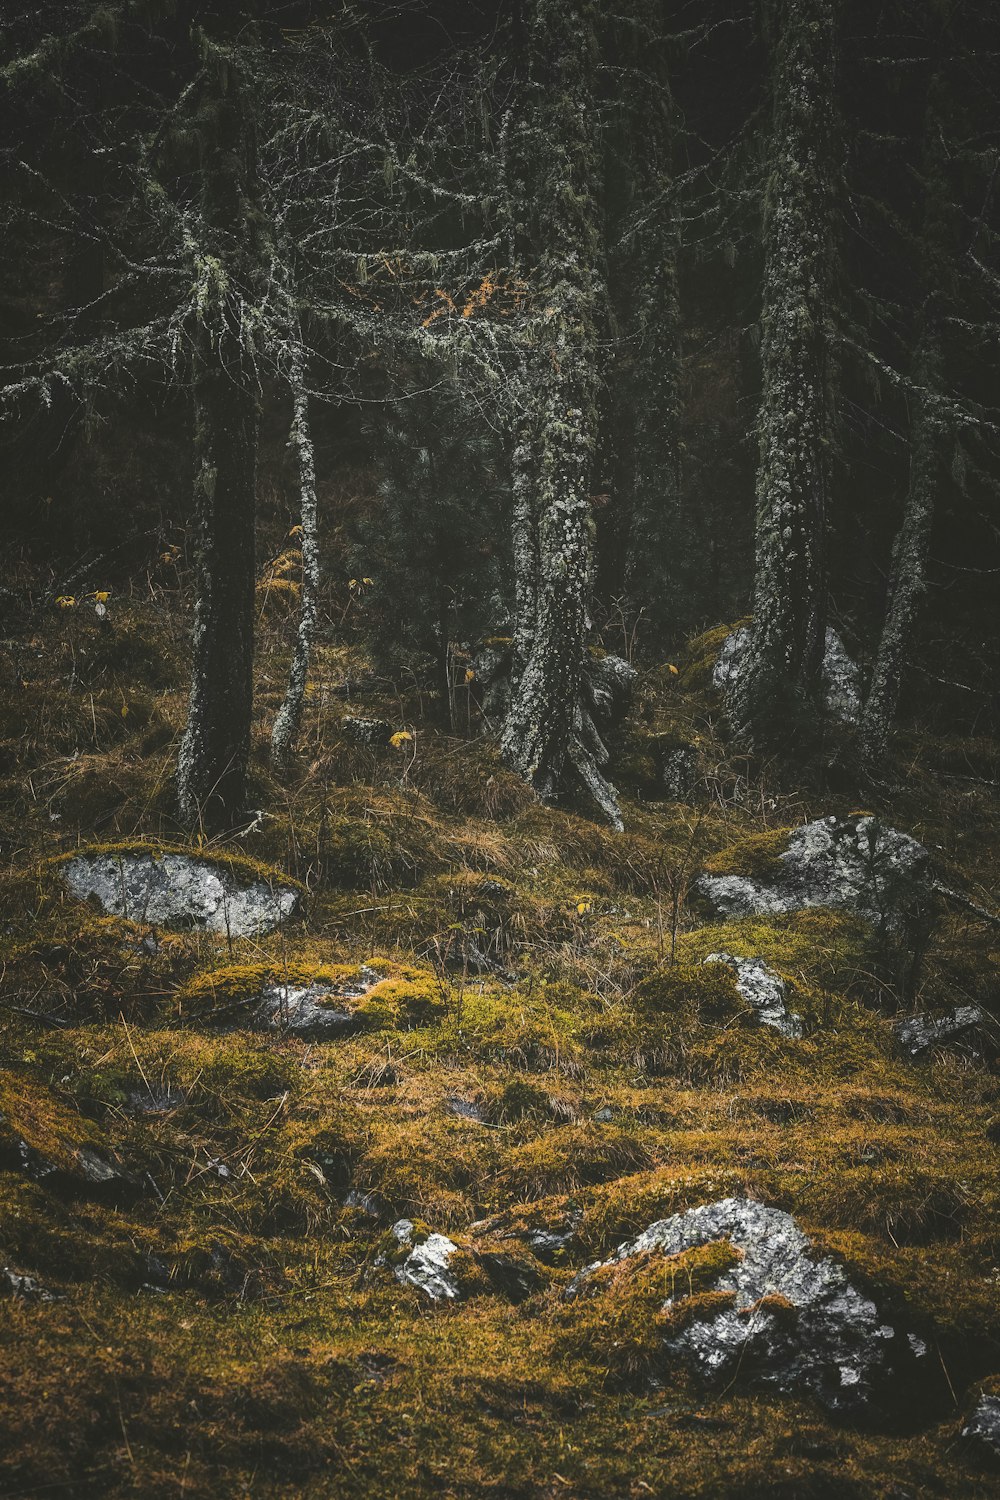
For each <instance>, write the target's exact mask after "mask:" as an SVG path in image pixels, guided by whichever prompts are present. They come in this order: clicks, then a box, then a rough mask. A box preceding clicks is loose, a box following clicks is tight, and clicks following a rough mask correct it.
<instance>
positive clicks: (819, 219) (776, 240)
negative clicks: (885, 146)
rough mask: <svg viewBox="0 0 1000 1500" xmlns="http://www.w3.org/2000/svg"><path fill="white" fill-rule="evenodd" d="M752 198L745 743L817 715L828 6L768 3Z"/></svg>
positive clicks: (828, 240)
mask: <svg viewBox="0 0 1000 1500" xmlns="http://www.w3.org/2000/svg"><path fill="white" fill-rule="evenodd" d="M769 9H770V17H769V19H770V21H771V38H772V48H773V58H774V62H773V69H772V90H773V106H772V120H773V126H772V148H771V149H772V160H771V173H770V178H769V181H768V184H767V188H766V191H765V198H764V223H763V236H764V286H763V306H762V311H761V323H762V333H763V339H762V390H761V404H760V413H759V418H758V431H759V461H758V469H757V505H756V548H755V552H756V556H755V572H754V593H753V624H752V627H751V636H750V649H749V651H748V653H747V665H746V668H745V670H744V671H743V672H742V673H741V674H740V675H739V677H738V678H737V679H736V681H735V682H734V686H733V689H732V691H731V694H730V702H729V712H730V717H731V719H732V721H733V723H734V726H735V727H736V728H737V730H738V731H739V732H740V733H741V734H742V735H743V736H744V737H745V738H746V739H748V740H749V741H750V742H751V743H754V744H759V745H765V744H773V743H774V742H775V741H776V740H778V739H779V738H780V739H783V740H784V739H787V737H788V736H789V733H792V734H794V733H795V732H796V730H803V731H805V732H807V733H808V732H809V731H810V730H811V729H812V727H813V726H814V725H815V724H816V722H817V721H818V720H819V718H820V715H821V713H822V701H823V694H822V668H823V656H824V649H825V642H826V623H827V589H828V582H827V557H826V528H827V505H828V495H829V484H830V456H831V451H832V446H833V390H832V387H833V380H832V358H831V339H830V328H829V318H830V313H831V302H832V298H833V273H834V254H833V250H832V235H833V216H832V211H831V209H832V191H831V181H832V179H833V177H834V172H835V164H834V160H833V139H834V91H833V80H834V66H835V57H836V34H835V26H834V5H833V0H775V3H774V4H772V5H771V6H770V7H769Z"/></svg>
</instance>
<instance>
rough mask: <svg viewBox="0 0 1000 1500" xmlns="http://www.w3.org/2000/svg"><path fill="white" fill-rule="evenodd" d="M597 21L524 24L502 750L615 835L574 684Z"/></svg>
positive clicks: (578, 654) (595, 185)
mask: <svg viewBox="0 0 1000 1500" xmlns="http://www.w3.org/2000/svg"><path fill="white" fill-rule="evenodd" d="M597 21H598V15H597V7H596V6H595V5H594V4H593V3H592V0H535V4H534V7H533V10H532V13H531V19H530V25H529V49H530V64H529V69H530V71H529V81H530V88H531V91H532V94H533V100H534V107H533V110H532V114H531V125H530V128H529V130H528V131H527V132H526V141H525V146H526V151H527V153H529V155H528V161H529V168H528V171H529V179H530V182H531V200H532V201H531V203H530V211H531V219H532V236H533V239H534V250H535V258H536V266H537V271H536V276H535V279H534V285H533V290H534V293H535V296H536V297H537V298H538V306H539V315H538V321H537V337H536V344H535V348H534V350H533V351H532V357H531V358H530V359H529V362H528V370H527V372H526V374H527V380H526V383H525V394H526V397H527V401H528V404H529V411H528V415H527V418H526V420H525V423H524V425H523V428H522V431H521V433H520V435H519V439H518V447H517V453H516V455H515V515H514V567H515V573H516V607H517V612H518V619H517V621H516V622H515V674H516V675H515V681H514V684H513V694H512V698H511V704H510V709H509V712H508V715H507V721H506V724H505V726H504V730H503V735H502V741H501V743H502V749H503V753H504V755H505V757H506V759H507V761H508V763H509V764H510V765H511V766H512V767H513V768H514V769H515V770H516V771H518V772H519V773H520V774H521V775H522V776H523V777H524V778H525V779H526V780H527V781H528V782H529V784H530V785H531V786H532V787H533V788H534V789H535V791H536V792H537V793H538V795H539V796H540V797H542V798H543V799H548V798H551V797H553V796H555V795H556V793H557V792H558V790H559V788H560V786H561V784H562V782H563V779H564V775H565V773H566V771H567V770H568V768H569V767H572V768H573V769H574V770H575V772H576V773H577V775H578V776H579V777H580V779H581V780H582V781H583V783H584V785H585V786H586V787H587V789H588V791H589V792H590V793H591V795H592V796H594V798H595V799H596V801H597V802H598V804H599V805H600V806H601V808H602V810H603V811H604V812H605V814H606V815H607V816H608V817H609V819H610V820H611V821H612V822H614V823H617V824H620V814H619V811H618V806H617V799H616V797H615V794H614V790H613V788H612V787H611V786H610V785H609V783H608V782H607V781H606V780H605V778H604V776H603V775H602V773H601V771H600V769H599V768H600V765H601V764H602V763H603V762H604V761H605V760H606V759H607V752H606V751H605V749H604V747H603V745H602V744H601V742H600V737H599V735H598V734H597V732H596V730H595V728H594V726H593V723H592V720H591V718H590V714H589V711H588V709H587V707H586V701H585V678H584V671H585V660H586V651H587V636H588V632H589V628H590V619H589V601H590V591H591V570H592V561H593V557H592V549H593V523H592V518H591V503H590V489H591V474H592V469H593V460H594V451H595V446H596V442H597V432H598V423H599V400H600V394H601V376H600V369H599V358H600V354H599V342H600V338H601V332H602V327H603V326H604V325H605V318H606V293H605V283H604V277H603V274H602V249H603V225H602V217H601V213H602V210H601V154H600V140H599V131H598V111H597V98H596V75H597V66H598V41H597ZM529 459H530V465H531V467H530V468H529V467H528V463H529ZM518 658H521V659H520V660H519V659H518Z"/></svg>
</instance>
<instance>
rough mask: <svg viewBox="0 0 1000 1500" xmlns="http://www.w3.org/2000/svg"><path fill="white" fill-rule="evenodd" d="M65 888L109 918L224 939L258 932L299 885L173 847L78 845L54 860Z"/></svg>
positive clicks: (297, 895) (289, 903) (289, 905)
mask: <svg viewBox="0 0 1000 1500" xmlns="http://www.w3.org/2000/svg"><path fill="white" fill-rule="evenodd" d="M60 868H61V871H62V876H63V879H64V880H65V882H66V885H67V887H68V888H69V890H70V892H71V893H72V894H73V895H74V896H77V897H78V898H79V899H80V900H81V901H85V900H87V899H89V898H91V897H93V898H94V899H95V900H97V901H98V902H99V903H100V905H101V906H102V908H103V909H104V910H105V911H106V912H109V913H111V915H113V916H116V917H125V918H127V919H128V920H129V921H131V922H147V923H149V924H150V925H152V926H156V927H161V926H162V927H179V928H185V929H187V928H201V929H203V930H204V931H206V932H220V933H226V934H228V935H229V936H231V937H260V936H261V935H262V934H264V933H266V932H271V931H272V930H273V929H274V928H275V927H278V926H279V925H280V924H281V923H282V922H283V921H286V920H287V919H288V918H289V917H291V916H292V915H293V914H294V913H295V911H296V910H297V908H298V906H299V903H300V901H301V899H302V896H301V891H299V890H297V889H295V888H294V887H293V886H292V885H291V884H290V883H288V882H286V881H285V880H284V879H283V878H282V877H281V876H280V875H279V874H278V873H277V872H275V874H274V876H273V878H264V877H262V876H260V875H258V876H257V878H256V879H255V878H253V875H252V873H251V872H250V871H248V872H247V875H246V877H242V876H241V875H240V874H239V873H238V866H234V865H230V864H227V863H222V862H216V861H214V860H211V859H206V858H204V857H202V856H198V855H191V854H183V853H180V852H174V851H167V852H162V853H161V852H159V851H158V850H155V849H145V848H142V847H141V846H137V847H135V848H134V849H113V850H94V851H87V850H83V851H82V852H81V853H80V854H75V855H73V856H72V857H71V858H70V859H65V860H63V861H62V862H61V865H60Z"/></svg>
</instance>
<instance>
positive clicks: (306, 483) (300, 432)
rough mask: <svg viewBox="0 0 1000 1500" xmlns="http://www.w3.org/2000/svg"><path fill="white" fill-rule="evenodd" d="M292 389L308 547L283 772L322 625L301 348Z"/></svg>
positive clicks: (283, 730)
mask: <svg viewBox="0 0 1000 1500" xmlns="http://www.w3.org/2000/svg"><path fill="white" fill-rule="evenodd" d="M289 383H290V385H291V388H292V427H291V433H290V436H289V443H290V446H291V447H293V448H294V449H295V460H296V464H297V466H298V478H299V522H300V525H301V534H300V541H301V546H302V601H301V609H300V613H299V627H298V630H297V632H296V636H295V648H294V650H293V652H292V663H291V666H290V668H289V672H288V686H287V688H286V690H285V698H284V702H283V703H282V705H281V707H280V709H279V710H278V714H277V717H276V718H275V721H274V728H273V730H272V731H271V760H272V763H273V764H274V766H275V767H276V768H278V769H280V768H282V767H284V766H286V765H287V764H288V759H289V756H290V754H291V750H292V746H293V744H294V742H295V737H296V735H297V734H298V732H299V726H300V724H301V722H302V705H303V703H304V701H305V693H306V682H307V680H308V677H309V660H310V656H311V654H312V647H313V641H314V639H315V636H316V625H317V622H318V619H319V583H320V560H319V515H318V507H317V504H316V460H315V454H314V450H313V441H312V429H311V427H310V425H309V395H308V392H307V390H306V385H305V374H304V371H303V368H302V358H301V353H300V351H299V348H298V345H297V344H296V347H295V350H294V352H293V354H292V359H291V367H290V370H289Z"/></svg>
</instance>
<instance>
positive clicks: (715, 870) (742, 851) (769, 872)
mask: <svg viewBox="0 0 1000 1500" xmlns="http://www.w3.org/2000/svg"><path fill="white" fill-rule="evenodd" d="M792 831H793V830H792V829H791V828H773V829H769V830H768V832H767V833H751V834H747V836H746V837H745V838H743V839H741V840H740V841H739V843H737V844H731V845H730V846H729V847H728V848H727V849H722V850H720V851H719V852H718V853H716V854H711V855H709V856H708V858H707V859H706V860H705V863H704V868H705V869H706V870H708V871H709V872H710V873H711V874H715V875H746V876H749V877H750V879H751V880H760V881H768V880H773V879H774V878H775V876H776V875H777V874H779V873H780V871H781V859H780V857H781V855H782V854H784V853H785V851H786V850H787V848H788V840H789V836H790V835H791V833H792Z"/></svg>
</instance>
